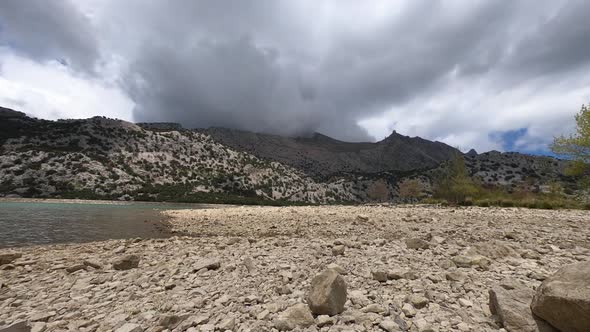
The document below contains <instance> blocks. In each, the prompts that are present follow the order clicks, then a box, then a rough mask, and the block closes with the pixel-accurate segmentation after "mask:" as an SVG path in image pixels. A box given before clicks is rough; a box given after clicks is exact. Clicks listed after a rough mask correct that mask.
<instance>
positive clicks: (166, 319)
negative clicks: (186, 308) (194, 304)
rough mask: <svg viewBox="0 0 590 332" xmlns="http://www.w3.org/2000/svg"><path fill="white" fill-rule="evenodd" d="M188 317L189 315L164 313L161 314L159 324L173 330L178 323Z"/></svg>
mask: <svg viewBox="0 0 590 332" xmlns="http://www.w3.org/2000/svg"><path fill="white" fill-rule="evenodd" d="M187 318H188V316H179V315H163V316H160V319H159V320H158V325H159V326H163V327H165V328H167V329H170V330H172V329H174V328H176V327H177V326H178V325H180V323H182V322H183V321H184V320H185V319H187Z"/></svg>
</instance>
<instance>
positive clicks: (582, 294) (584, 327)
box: [531, 262, 590, 332]
mask: <svg viewBox="0 0 590 332" xmlns="http://www.w3.org/2000/svg"><path fill="white" fill-rule="evenodd" d="M531 309H532V310H533V312H534V313H535V314H536V315H537V316H539V317H541V318H543V319H544V320H546V321H547V322H549V323H550V324H551V325H553V326H555V327H556V328H558V329H559V330H561V331H563V332H570V331H571V332H581V331H590V262H582V263H576V264H571V265H567V266H565V267H563V268H562V269H560V270H559V271H557V273H555V274H554V275H552V276H550V277H549V278H547V279H546V280H545V281H544V282H543V284H542V285H541V287H539V289H537V293H536V294H535V296H534V298H533V302H532V304H531Z"/></svg>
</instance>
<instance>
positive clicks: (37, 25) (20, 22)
mask: <svg viewBox="0 0 590 332" xmlns="http://www.w3.org/2000/svg"><path fill="white" fill-rule="evenodd" d="M0 45H4V46H8V47H11V48H13V49H15V50H16V51H18V52H22V53H24V54H26V55H28V56H29V57H31V58H33V59H35V60H39V61H46V60H57V61H60V62H63V63H68V64H69V65H71V66H73V67H74V68H76V69H78V70H82V71H87V72H91V71H92V70H93V67H94V63H95V61H96V60H97V59H98V56H99V52H98V45H97V43H96V36H95V35H94V31H92V29H91V25H90V22H89V21H88V19H87V18H86V17H84V16H83V15H82V14H81V13H80V11H79V10H78V9H77V8H76V7H74V6H73V4H72V3H71V2H70V1H69V0H62V1H58V0H49V1H46V0H25V1H22V0H2V1H0Z"/></svg>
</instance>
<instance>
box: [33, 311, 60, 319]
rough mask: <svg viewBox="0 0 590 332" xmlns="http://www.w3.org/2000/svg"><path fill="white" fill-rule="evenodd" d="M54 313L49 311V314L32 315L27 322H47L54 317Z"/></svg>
mask: <svg viewBox="0 0 590 332" xmlns="http://www.w3.org/2000/svg"><path fill="white" fill-rule="evenodd" d="M55 314H56V312H55V311H49V312H40V313H36V314H33V315H31V316H30V317H29V320H30V321H31V322H47V321H48V320H49V318H51V317H53V316H55Z"/></svg>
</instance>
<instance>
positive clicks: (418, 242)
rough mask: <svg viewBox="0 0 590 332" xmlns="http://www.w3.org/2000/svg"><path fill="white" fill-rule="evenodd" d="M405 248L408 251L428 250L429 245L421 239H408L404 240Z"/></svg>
mask: <svg viewBox="0 0 590 332" xmlns="http://www.w3.org/2000/svg"><path fill="white" fill-rule="evenodd" d="M406 247H408V249H428V248H430V244H429V243H428V242H426V241H424V240H422V239H418V238H410V239H406Z"/></svg>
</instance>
